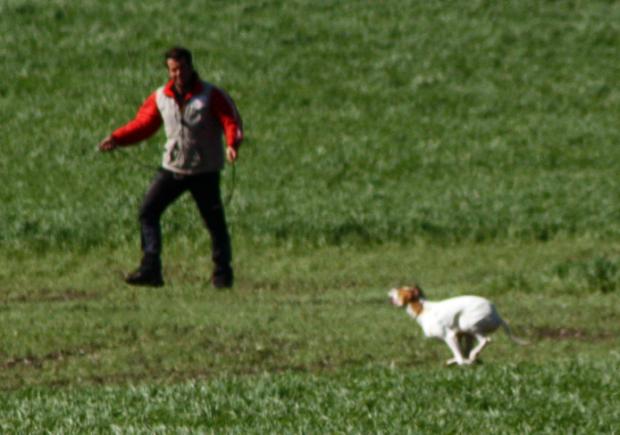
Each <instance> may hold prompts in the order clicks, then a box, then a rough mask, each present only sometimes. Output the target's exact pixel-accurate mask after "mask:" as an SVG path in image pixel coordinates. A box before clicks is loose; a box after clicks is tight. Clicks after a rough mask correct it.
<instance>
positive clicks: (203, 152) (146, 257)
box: [99, 47, 243, 288]
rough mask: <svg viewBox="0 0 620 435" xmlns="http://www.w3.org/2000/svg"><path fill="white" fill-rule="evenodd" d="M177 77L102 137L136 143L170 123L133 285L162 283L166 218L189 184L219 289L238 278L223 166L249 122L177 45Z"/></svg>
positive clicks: (173, 64)
mask: <svg viewBox="0 0 620 435" xmlns="http://www.w3.org/2000/svg"><path fill="white" fill-rule="evenodd" d="M164 57H165V63H166V68H167V69H168V77H169V81H168V82H167V83H166V84H165V85H164V86H162V87H160V88H159V89H157V90H156V91H155V92H153V93H152V94H151V95H150V96H149V97H148V98H147V99H146V100H145V102H144V103H143V104H142V106H141V107H140V109H139V110H138V113H137V114H136V117H135V118H134V119H133V120H132V121H130V122H129V123H127V124H126V125H124V126H123V127H120V128H118V129H117V130H115V131H114V132H113V133H112V134H111V135H110V136H108V137H107V138H105V139H104V140H103V141H102V142H101V143H100V144H99V149H100V150H101V151H104V152H105V151H112V150H114V149H116V148H118V147H121V146H126V145H131V144H135V143H137V142H140V141H142V140H145V139H147V138H149V137H150V136H152V135H153V134H154V133H155V132H156V131H157V130H158V129H159V127H160V126H161V125H162V124H163V125H164V129H165V132H166V137H167V141H166V144H165V151H164V154H163V161H162V166H161V168H159V170H158V172H157V174H156V175H155V178H154V180H153V181H152V183H151V186H150V188H149V190H148V191H147V193H146V196H145V198H144V201H143V203H142V206H141V207H140V225H141V241H142V252H143V257H142V262H141V263H140V267H139V268H138V269H137V270H136V271H135V272H133V273H131V274H129V275H128V276H127V277H126V278H125V282H127V283H128V284H131V285H145V286H156V287H158V286H162V285H163V284H164V281H163V277H162V271H161V250H162V236H161V227H160V217H161V215H162V214H163V212H164V211H165V210H166V208H167V207H168V206H169V205H170V204H172V203H173V202H174V201H175V200H176V199H177V198H179V196H181V194H183V193H184V192H186V191H189V192H190V193H191V195H192V197H193V199H194V201H195V202H196V205H197V206H198V210H199V211H200V214H201V216H202V219H203V220H204V223H205V225H206V227H207V229H208V231H209V233H210V236H211V254H212V255H211V257H212V260H213V263H214V268H213V274H212V277H211V279H212V283H213V285H214V286H215V287H216V288H228V287H231V286H232V284H233V270H232V266H231V260H232V252H231V246H230V237H229V234H228V229H227V227H226V219H225V215H224V208H223V206H222V200H221V196H220V185H219V183H220V171H221V170H222V169H223V167H224V152H223V148H224V146H223V144H222V135H224V136H225V138H226V158H227V159H228V161H229V162H230V163H234V162H235V161H236V159H237V155H238V154H237V153H238V149H239V145H240V144H241V141H242V140H243V126H242V122H241V118H240V116H239V113H238V112H237V109H236V107H235V104H234V103H233V101H232V100H231V99H230V97H229V96H228V95H227V94H226V92H224V91H223V90H222V89H219V88H217V87H215V86H213V85H212V84H210V83H207V82H205V81H202V80H201V79H200V77H199V76H198V73H197V72H196V70H195V69H194V66H193V63H192V54H191V52H190V51H189V50H187V49H185V48H182V47H174V48H172V49H170V50H168V51H167V52H166V53H165V55H164Z"/></svg>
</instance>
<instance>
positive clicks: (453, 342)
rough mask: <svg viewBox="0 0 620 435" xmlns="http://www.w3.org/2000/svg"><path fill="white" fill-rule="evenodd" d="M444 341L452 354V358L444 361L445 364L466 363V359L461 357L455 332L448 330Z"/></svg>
mask: <svg viewBox="0 0 620 435" xmlns="http://www.w3.org/2000/svg"><path fill="white" fill-rule="evenodd" d="M444 341H445V342H446V344H447V345H448V347H449V348H450V350H451V351H452V354H453V355H454V358H452V359H449V360H448V361H446V364H447V365H452V364H458V365H462V364H466V363H467V361H466V360H465V358H463V354H462V353H461V348H460V347H459V339H458V336H457V335H456V333H454V332H448V333H447V334H446V338H445V339H444Z"/></svg>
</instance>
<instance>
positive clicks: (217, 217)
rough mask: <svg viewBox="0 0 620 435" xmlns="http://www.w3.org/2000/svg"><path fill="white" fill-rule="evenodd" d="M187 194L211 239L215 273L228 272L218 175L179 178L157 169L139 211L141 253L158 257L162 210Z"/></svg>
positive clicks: (227, 239) (229, 255)
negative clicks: (191, 199) (225, 270)
mask: <svg viewBox="0 0 620 435" xmlns="http://www.w3.org/2000/svg"><path fill="white" fill-rule="evenodd" d="M186 191H189V192H190V193H191V194H192V197H193V198H194V201H195V202H196V205H197V206H198V210H199V211H200V215H201V216H202V220H203V221H204V224H205V226H206V227H207V230H208V231H209V234H210V235H211V258H212V260H213V262H214V263H215V267H216V270H217V269H220V270H221V269H229V268H230V262H231V259H232V253H231V247H230V236H229V234H228V228H227V227H226V217H225V215H224V207H223V205H222V199H221V195H220V173H219V172H207V173H204V174H198V175H179V174H175V173H174V172H171V171H168V170H166V169H159V170H158V172H157V174H156V175H155V178H154V179H153V181H152V182H151V186H150V187H149V190H148V191H147V193H146V195H145V197H144V201H143V202H142V206H141V207H140V226H141V240H142V251H143V252H144V254H155V255H160V254H161V249H162V236H161V226H160V218H161V215H162V214H163V213H164V211H165V210H166V208H168V206H169V205H170V204H172V203H173V202H174V201H175V200H177V199H178V198H179V197H180V196H181V195H182V194H183V193H185V192H186Z"/></svg>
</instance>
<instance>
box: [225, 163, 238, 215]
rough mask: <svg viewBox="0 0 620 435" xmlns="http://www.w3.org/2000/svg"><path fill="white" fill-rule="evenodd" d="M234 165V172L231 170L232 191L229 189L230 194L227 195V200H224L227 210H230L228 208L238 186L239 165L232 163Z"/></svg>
mask: <svg viewBox="0 0 620 435" xmlns="http://www.w3.org/2000/svg"><path fill="white" fill-rule="evenodd" d="M231 165H232V170H231V180H230V189H228V193H227V194H226V199H225V200H224V206H225V207H226V208H228V206H229V205H230V202H231V201H232V199H233V195H234V194H235V186H236V184H237V183H236V181H237V177H236V175H237V165H236V164H235V162H232V163H231Z"/></svg>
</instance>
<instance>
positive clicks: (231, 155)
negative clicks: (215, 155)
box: [226, 147, 238, 163]
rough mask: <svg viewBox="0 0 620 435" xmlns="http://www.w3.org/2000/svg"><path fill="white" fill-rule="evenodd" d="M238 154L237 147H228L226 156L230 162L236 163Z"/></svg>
mask: <svg viewBox="0 0 620 435" xmlns="http://www.w3.org/2000/svg"><path fill="white" fill-rule="evenodd" d="M237 156H238V153H237V150H236V149H234V148H233V147H226V158H227V159H228V161H229V162H230V163H235V161H236V160H237Z"/></svg>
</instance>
